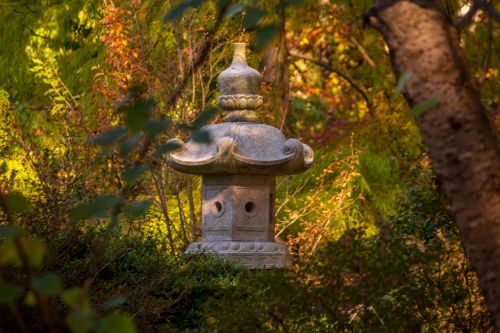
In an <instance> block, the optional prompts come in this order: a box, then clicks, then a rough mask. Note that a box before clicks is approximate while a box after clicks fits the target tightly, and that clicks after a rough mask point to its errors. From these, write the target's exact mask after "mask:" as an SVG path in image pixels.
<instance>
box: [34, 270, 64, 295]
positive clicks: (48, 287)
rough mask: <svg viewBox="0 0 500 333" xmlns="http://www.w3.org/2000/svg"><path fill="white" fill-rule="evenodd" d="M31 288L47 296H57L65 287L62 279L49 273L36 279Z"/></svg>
mask: <svg viewBox="0 0 500 333" xmlns="http://www.w3.org/2000/svg"><path fill="white" fill-rule="evenodd" d="M31 286H32V287H33V289H35V290H37V291H38V292H40V293H41V294H43V295H45V296H57V295H59V294H60V293H61V292H62V291H63V287H64V286H63V283H62V280H61V277H60V276H59V275H57V274H55V273H47V274H45V275H42V276H39V277H36V278H34V279H33V280H32V281H31Z"/></svg>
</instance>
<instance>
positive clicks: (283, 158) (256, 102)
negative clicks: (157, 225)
mask: <svg viewBox="0 0 500 333" xmlns="http://www.w3.org/2000/svg"><path fill="white" fill-rule="evenodd" d="M261 81H262V76H261V74H260V73H259V72H258V71H256V70H255V69H253V68H251V67H249V66H248V64H247V61H246V56H245V43H236V44H235V50H234V56H233V61H232V63H231V66H230V67H229V68H227V69H226V70H224V71H223V72H222V73H221V74H220V75H219V78H218V87H219V90H220V96H219V99H218V104H219V106H220V107H221V108H222V109H223V110H225V111H228V114H227V115H226V116H225V118H224V122H223V123H221V124H212V125H207V126H204V127H203V128H202V129H201V131H203V132H205V133H206V134H207V135H208V138H209V140H208V142H199V141H195V140H193V139H191V140H190V141H189V142H187V143H184V142H183V141H181V140H180V139H171V140H169V142H171V143H175V144H177V145H178V146H179V147H180V148H179V149H177V150H176V151H174V152H172V153H170V154H169V155H168V156H167V163H168V164H169V165H170V166H171V167H172V168H173V169H176V170H178V171H180V172H184V173H192V174H273V175H285V174H294V173H299V172H302V171H304V170H306V169H307V168H308V167H309V166H310V165H311V164H312V162H313V159H314V153H313V150H312V149H311V148H310V147H309V146H308V145H305V144H303V143H301V142H300V141H298V140H296V139H288V140H287V139H286V138H285V136H284V135H283V134H282V133H281V132H280V131H279V130H278V129H277V128H274V127H272V126H268V125H264V124H259V123H257V122H256V121H257V115H256V113H255V111H256V110H258V109H259V108H260V107H261V106H262V101H263V100H262V96H260V95H259V92H260V85H261Z"/></svg>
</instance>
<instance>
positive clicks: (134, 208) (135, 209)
mask: <svg viewBox="0 0 500 333" xmlns="http://www.w3.org/2000/svg"><path fill="white" fill-rule="evenodd" d="M151 204H152V202H151V200H144V201H136V202H131V203H129V204H127V205H126V206H125V207H124V208H123V212H124V213H125V214H126V215H127V216H128V217H129V218H131V219H135V218H138V217H139V216H141V215H143V214H145V213H146V211H147V209H148V208H149V206H151Z"/></svg>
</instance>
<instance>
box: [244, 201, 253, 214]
mask: <svg viewBox="0 0 500 333" xmlns="http://www.w3.org/2000/svg"><path fill="white" fill-rule="evenodd" d="M254 210H255V204H254V203H253V202H252V201H249V202H247V203H246V204H245V211H246V212H247V213H251V212H253V211H254Z"/></svg>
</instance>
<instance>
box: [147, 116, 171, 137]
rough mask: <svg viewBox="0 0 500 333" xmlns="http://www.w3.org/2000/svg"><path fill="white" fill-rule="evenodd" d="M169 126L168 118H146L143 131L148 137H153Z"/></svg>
mask: <svg viewBox="0 0 500 333" xmlns="http://www.w3.org/2000/svg"><path fill="white" fill-rule="evenodd" d="M169 126H170V121H169V120H168V119H160V120H147V121H146V122H145V123H144V132H146V134H147V135H149V136H150V137H155V136H157V135H158V134H160V133H162V132H164V131H165V130H166V129H167V128H168V127H169Z"/></svg>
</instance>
